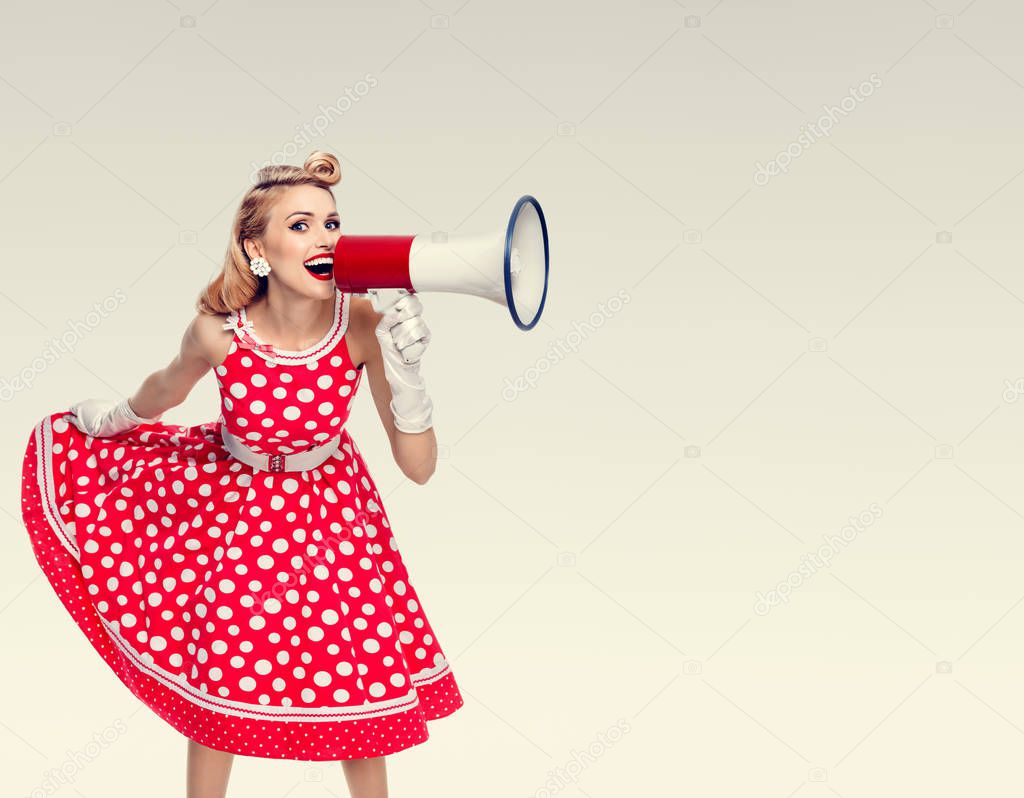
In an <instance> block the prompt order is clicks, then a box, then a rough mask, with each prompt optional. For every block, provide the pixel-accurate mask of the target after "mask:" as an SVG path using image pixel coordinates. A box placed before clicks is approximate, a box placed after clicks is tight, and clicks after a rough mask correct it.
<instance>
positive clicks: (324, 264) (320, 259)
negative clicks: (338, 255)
mask: <svg viewBox="0 0 1024 798" xmlns="http://www.w3.org/2000/svg"><path fill="white" fill-rule="evenodd" d="M303 265H304V266H305V267H306V271H308V272H309V273H310V274H312V275H313V276H314V277H316V278H317V279H318V280H329V279H331V277H333V276H334V256H333V255H318V256H317V257H315V258H310V259H309V260H307V261H306V262H305V264H303Z"/></svg>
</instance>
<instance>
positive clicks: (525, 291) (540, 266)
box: [334, 194, 549, 330]
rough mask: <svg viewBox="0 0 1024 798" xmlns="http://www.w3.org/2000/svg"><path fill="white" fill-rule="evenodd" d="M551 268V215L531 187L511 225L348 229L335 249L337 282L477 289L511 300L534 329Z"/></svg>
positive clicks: (521, 322) (349, 287) (351, 286)
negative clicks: (377, 231)
mask: <svg viewBox="0 0 1024 798" xmlns="http://www.w3.org/2000/svg"><path fill="white" fill-rule="evenodd" d="M548 267H549V253H548V227H547V222H546V221H545V219H544V212H543V211H542V210H541V207H540V203H539V202H537V200H536V199H534V198H533V197H531V196H530V195H529V194H527V195H525V196H522V197H520V198H519V200H518V202H516V204H515V207H514V208H513V209H512V213H511V214H510V215H509V220H508V224H507V225H505V227H504V229H501V230H498V231H497V232H495V233H490V234H478V235H464V234H458V235H452V234H447V233H422V234H419V235H405V236H402V235H391V236H348V235H343V236H341V237H339V238H338V243H337V245H336V246H335V248H334V282H335V285H336V286H337V287H338V288H340V289H341V290H342V291H349V292H352V293H357V294H364V293H367V292H368V291H370V290H371V289H377V288H405V289H406V290H408V291H450V292H454V293H458V294H472V295H473V296H479V297H483V298H484V299H490V300H491V301H493V302H497V303H498V304H499V305H504V306H505V307H507V308H508V311H509V313H510V314H511V316H512V320H513V321H514V322H515V323H516V326H517V327H519V329H521V330H532V329H533V328H534V327H535V326H536V324H537V322H538V321H539V320H540V314H541V313H542V312H543V311H544V301H545V299H546V298H547V294H548Z"/></svg>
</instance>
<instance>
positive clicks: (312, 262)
mask: <svg viewBox="0 0 1024 798" xmlns="http://www.w3.org/2000/svg"><path fill="white" fill-rule="evenodd" d="M327 263H334V258H332V257H324V258H316V259H315V260H308V261H306V265H307V266H322V265H324V264H327Z"/></svg>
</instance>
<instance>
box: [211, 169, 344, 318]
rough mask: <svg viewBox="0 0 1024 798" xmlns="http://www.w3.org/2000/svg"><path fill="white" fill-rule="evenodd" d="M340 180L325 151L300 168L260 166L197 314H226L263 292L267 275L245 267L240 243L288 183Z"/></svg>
mask: <svg viewBox="0 0 1024 798" xmlns="http://www.w3.org/2000/svg"><path fill="white" fill-rule="evenodd" d="M339 180H341V164H340V163H339V162H338V159H337V158H336V157H335V156H334V155H332V154H331V153H329V152H321V151H319V150H317V151H314V152H312V153H310V155H309V157H308V158H306V162H305V163H304V164H303V165H302V167H301V168H300V167H298V166H291V165H290V164H278V165H271V166H264V167H263V168H262V169H260V170H259V172H258V173H257V174H256V182H255V183H254V184H253V185H252V186H251V187H250V188H249V190H248V191H246V192H245V196H244V197H242V201H241V203H240V204H239V206H238V211H237V212H236V213H235V220H234V223H233V224H232V225H231V241H230V242H228V249H227V253H226V254H225V255H224V266H223V268H222V269H221V272H220V274H218V275H217V276H216V277H215V278H214V279H213V280H212V281H211V282H210V283H209V285H207V286H206V288H205V289H203V291H202V293H200V295H199V299H198V300H197V301H196V310H197V311H199V312H200V313H207V314H210V315H217V314H220V313H230V312H232V311H236V310H239V309H240V308H243V307H245V306H246V305H248V304H249V303H250V302H252V300H254V299H256V298H257V297H260V296H262V295H263V294H265V293H266V292H267V278H266V277H257V276H256V275H255V274H253V273H252V272H251V271H250V270H249V256H248V255H247V254H246V253H245V248H244V247H243V246H242V242H243V241H244V240H245V239H247V238H259V237H261V236H262V235H263V234H264V232H265V231H266V229H267V221H268V219H269V216H270V209H271V208H272V207H273V205H274V203H275V202H277V199H278V197H279V196H280V194H282V193H283V192H284V190H285V189H287V188H290V187H292V186H304V185H313V186H319V187H320V188H323V189H326V190H328V191H330V190H331V189H330V187H331V186H333V185H335V184H336V183H337V182H338V181H339Z"/></svg>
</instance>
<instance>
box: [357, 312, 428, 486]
mask: <svg viewBox="0 0 1024 798" xmlns="http://www.w3.org/2000/svg"><path fill="white" fill-rule="evenodd" d="M350 300H351V302H352V308H351V311H350V314H351V315H350V317H349V335H350V336H352V337H354V338H355V339H356V341H355V346H354V347H353V349H354V350H355V351H358V352H361V353H363V354H364V356H365V358H366V359H365V360H364V361H363V368H365V369H366V378H367V379H368V380H369V381H370V394H371V395H372V396H373V403H374V404H375V405H376V406H377V414H378V415H379V416H380V420H381V423H382V424H383V425H384V430H385V431H386V432H387V435H388V441H389V442H390V443H391V455H392V456H393V457H394V458H395V463H396V464H397V465H398V467H399V468H400V469H401V471H402V473H403V474H405V475H406V476H407V477H408V478H409V479H411V480H412V481H413V482H415V483H416V484H417V485H424V484H426V482H427V480H428V479H430V477H431V476H432V475H433V473H434V469H435V468H436V466H437V438H436V436H435V435H434V428H433V427H430V428H429V429H425V430H423V432H415V433H412V432H402V431H401V430H400V429H398V427H396V426H395V417H394V414H393V413H392V412H391V386H390V385H388V380H387V377H385V376H384V356H383V355H382V354H381V351H380V345H379V344H378V343H377V336H376V335H375V334H374V328H375V327H376V326H377V322H379V321H380V319H381V316H382V315H383V314H380V313H378V312H377V311H375V310H374V309H373V304H372V303H371V302H370V300H368V299H364V298H362V297H354V296H353V297H350Z"/></svg>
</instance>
